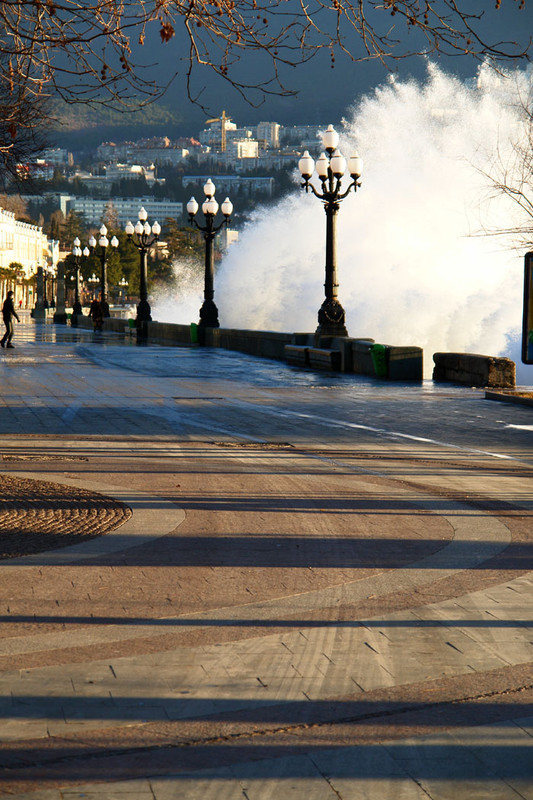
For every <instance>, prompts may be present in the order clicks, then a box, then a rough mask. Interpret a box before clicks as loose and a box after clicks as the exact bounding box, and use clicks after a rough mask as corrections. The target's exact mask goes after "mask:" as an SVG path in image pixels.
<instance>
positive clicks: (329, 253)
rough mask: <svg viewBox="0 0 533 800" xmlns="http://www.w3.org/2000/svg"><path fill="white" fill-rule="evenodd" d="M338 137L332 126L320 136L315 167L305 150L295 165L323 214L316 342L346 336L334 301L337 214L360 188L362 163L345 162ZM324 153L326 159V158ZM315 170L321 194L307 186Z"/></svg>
mask: <svg viewBox="0 0 533 800" xmlns="http://www.w3.org/2000/svg"><path fill="white" fill-rule="evenodd" d="M338 144H339V134H338V133H337V131H336V130H335V129H334V127H333V125H329V126H328V129H327V130H326V132H325V133H324V135H323V136H322V146H323V147H324V150H325V151H326V152H325V153H321V155H320V157H319V158H318V159H317V161H316V164H315V162H314V160H313V159H312V158H311V156H310V155H309V152H308V151H307V150H306V151H305V152H304V154H303V156H302V158H301V159H300V161H299V162H298V168H299V170H300V174H301V176H302V178H303V183H302V187H303V188H304V189H305V191H306V192H308V191H309V189H311V191H312V192H313V194H314V195H315V197H318V199H319V200H321V201H322V202H323V203H324V211H325V212H326V270H325V272H326V280H325V283H324V290H325V295H326V296H325V300H324V302H323V303H322V306H321V307H320V310H319V312H318V327H317V329H316V332H315V336H316V337H317V339H320V337H321V336H348V332H347V330H346V325H345V313H344V308H343V307H342V305H341V304H340V302H339V299H338V292H337V290H338V288H339V284H338V283H337V228H336V224H337V212H338V210H339V208H340V203H341V201H342V200H344V198H345V197H347V196H348V194H349V193H350V190H351V189H353V190H354V192H355V191H357V189H358V187H359V186H360V185H361V184H360V183H359V178H360V177H361V175H362V172H363V159H362V158H360V157H359V156H358V155H357V153H354V154H353V155H352V156H351V157H350V158H349V159H348V162H346V159H345V158H344V156H343V155H342V153H341V152H340V151H339V150H338ZM326 153H327V155H326ZM315 170H316V174H317V175H318V179H319V181H320V186H321V191H319V190H317V189H316V188H315V187H314V186H313V184H312V183H311V182H310V181H311V178H312V176H313V172H314V171H315ZM346 171H347V172H348V174H349V175H350V178H351V183H350V184H349V185H348V187H347V189H346V190H345V191H344V192H343V191H341V185H342V179H343V177H344V175H345V173H346Z"/></svg>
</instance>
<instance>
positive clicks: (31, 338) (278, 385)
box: [0, 318, 533, 800]
mask: <svg viewBox="0 0 533 800" xmlns="http://www.w3.org/2000/svg"><path fill="white" fill-rule="evenodd" d="M14 343H15V345H16V347H15V349H14V350H11V351H2V352H1V353H0V381H1V386H2V393H1V395H2V396H1V406H0V434H1V435H2V446H1V448H0V453H1V462H0V463H1V466H2V475H3V476H5V478H6V479H7V478H9V480H10V483H9V485H10V487H11V491H12V495H14V494H16V493H15V492H14V491H13V487H14V486H15V485H16V481H17V480H18V481H22V480H25V481H26V482H27V481H40V482H42V481H45V482H47V483H46V485H47V487H48V489H47V494H46V497H47V502H50V498H52V504H53V498H54V491H55V495H56V496H57V498H58V502H59V499H61V498H63V496H64V495H65V493H68V494H69V496H70V495H72V493H74V496H75V495H76V490H79V492H80V495H81V493H82V492H81V490H83V492H84V493H85V494H84V495H83V496H84V497H86V498H89V497H91V496H94V497H98V498H99V497H104V498H109V499H110V500H112V501H113V502H114V503H118V504H119V506H120V507H126V508H127V509H131V512H132V514H131V516H130V517H129V518H128V519H126V520H125V521H124V522H123V524H121V525H119V526H118V527H115V528H114V529H112V530H111V531H110V532H108V533H107V534H106V535H103V536H98V537H96V538H93V539H91V540H90V541H84V542H81V543H77V544H74V545H73V546H69V547H63V548H57V547H54V548H52V549H49V550H46V551H45V552H35V553H34V554H33V555H29V556H23V557H20V558H12V559H7V560H3V561H0V572H1V575H2V581H1V584H0V585H1V589H0V609H1V611H0V709H1V713H2V725H1V726H0V796H3V795H5V796H6V797H8V796H9V797H17V798H35V800H37V799H39V800H41V798H42V800H49V799H50V800H59V798H79V797H89V798H95V800H111V799H112V798H125V797H127V798H139V800H144V798H150V800H166V798H180V800H182V798H187V799H190V800H200V798H201V800H211V798H213V800H214V798H216V799H217V800H219V798H224V800H226V798H228V799H229V800H233V798H239V800H241V798H242V799H247V800H256V798H257V799H258V800H268V799H269V798H273V797H274V796H275V797H283V798H284V800H300V798H303V797H304V796H305V798H306V800H314V798H317V799H319V800H322V798H330V797H331V798H342V800H348V799H350V800H352V798H353V799H354V800H363V798H365V800H366V798H369V799H370V798H372V800H374V799H375V798H379V800H389V798H390V799H391V800H392V799H393V798H394V800H396V799H397V798H402V800H403V798H409V799H410V798H417V799H418V798H424V799H425V800H427V798H432V799H433V800H444V798H451V797H452V796H453V798H454V800H463V798H465V800H466V798H468V800H471V798H483V800H485V798H488V797H494V798H498V800H500V798H501V799H503V800H506V799H507V798H533V738H532V737H533V710H532V709H533V704H532V703H533V681H532V679H531V674H532V673H531V663H532V660H533V644H532V641H533V621H532V620H531V607H532V601H533V573H532V572H531V570H532V568H533V567H532V564H533V561H532V558H531V554H532V550H531V537H532V535H533V525H532V513H533V495H532V491H531V466H532V456H533V448H532V445H533V417H532V412H531V409H530V408H528V407H521V406H511V405H507V404H501V403H496V402H491V401H487V400H485V398H484V392H482V391H479V390H471V389H468V388H456V387H453V386H448V385H434V384H433V383H432V382H431V381H427V382H424V383H421V384H418V385H409V384H389V383H386V382H382V381H377V380H371V379H366V378H361V377H358V376H347V375H335V374H327V373H312V372H310V371H300V370H297V369H295V368H290V367H287V366H286V365H285V364H283V363H278V362H275V361H266V360H261V359H256V358H252V357H247V356H243V355H241V354H238V353H232V352H227V351H222V350H210V349H200V348H174V347H165V346H158V345H151V344H148V345H147V344H144V345H137V344H136V342H135V339H133V338H131V337H130V336H129V335H126V336H123V337H122V336H120V335H118V334H107V333H106V334H103V335H94V334H93V333H92V332H91V331H86V330H72V329H70V328H67V327H64V326H54V325H51V324H48V325H36V324H35V323H33V322H31V321H30V320H29V319H27V318H25V320H24V323H23V324H21V325H20V326H17V328H16V333H15V339H14ZM27 486H28V484H27V483H26V484H25V488H26V489H27ZM54 487H56V488H55V490H54ZM117 524H118V523H117ZM53 533H54V532H53V531H52V535H53ZM57 538H58V537H57V531H56V539H57ZM56 539H55V540H56ZM55 540H54V541H55Z"/></svg>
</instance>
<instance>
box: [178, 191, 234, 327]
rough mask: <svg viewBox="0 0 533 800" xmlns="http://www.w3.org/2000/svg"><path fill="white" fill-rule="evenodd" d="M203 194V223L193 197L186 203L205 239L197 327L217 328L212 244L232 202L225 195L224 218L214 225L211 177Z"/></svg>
mask: <svg viewBox="0 0 533 800" xmlns="http://www.w3.org/2000/svg"><path fill="white" fill-rule="evenodd" d="M204 194H205V197H206V199H205V200H204V202H203V203H202V211H203V213H204V217H205V225H200V224H199V223H198V222H197V221H196V220H195V218H194V217H195V215H196V213H197V211H198V203H197V202H196V200H195V199H194V197H191V199H190V200H189V202H188V203H187V211H188V213H189V219H190V221H191V223H192V222H194V224H195V225H196V227H197V228H198V230H199V231H202V232H203V234H204V239H205V277H204V302H203V305H202V307H201V309H200V322H199V327H201V328H218V327H220V326H219V322H218V308H217V307H216V305H215V301H214V299H213V298H214V296H215V289H214V282H215V253H214V247H213V244H214V241H215V234H216V233H217V232H218V231H219V230H220V229H221V228H222V226H223V225H227V224H228V223H229V221H230V217H231V215H232V213H233V204H232V203H231V201H230V199H229V197H226V199H225V200H224V202H223V203H222V205H221V207H220V210H221V211H222V213H223V215H224V219H223V220H222V222H221V223H220V224H219V225H215V217H216V215H217V212H218V203H217V201H216V200H215V184H214V183H213V181H212V180H211V178H209V180H208V181H207V183H206V184H205V185H204Z"/></svg>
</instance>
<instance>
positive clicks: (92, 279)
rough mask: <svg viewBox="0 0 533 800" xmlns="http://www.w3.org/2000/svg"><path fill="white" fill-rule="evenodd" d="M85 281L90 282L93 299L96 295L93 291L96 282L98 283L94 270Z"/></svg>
mask: <svg viewBox="0 0 533 800" xmlns="http://www.w3.org/2000/svg"><path fill="white" fill-rule="evenodd" d="M87 283H90V284H91V286H92V295H93V300H94V298H95V297H96V293H95V289H96V284H97V283H98V278H97V277H96V275H95V274H94V272H93V274H92V275H91V277H90V278H87Z"/></svg>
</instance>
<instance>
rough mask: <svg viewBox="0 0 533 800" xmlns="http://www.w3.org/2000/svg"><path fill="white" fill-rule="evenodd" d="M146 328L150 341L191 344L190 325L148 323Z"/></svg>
mask: <svg viewBox="0 0 533 800" xmlns="http://www.w3.org/2000/svg"><path fill="white" fill-rule="evenodd" d="M106 322H107V320H106ZM146 327H147V333H148V338H149V339H158V340H160V341H164V342H169V343H172V344H191V326H190V325H175V324H174V323H173V322H148V323H147V324H146Z"/></svg>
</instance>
